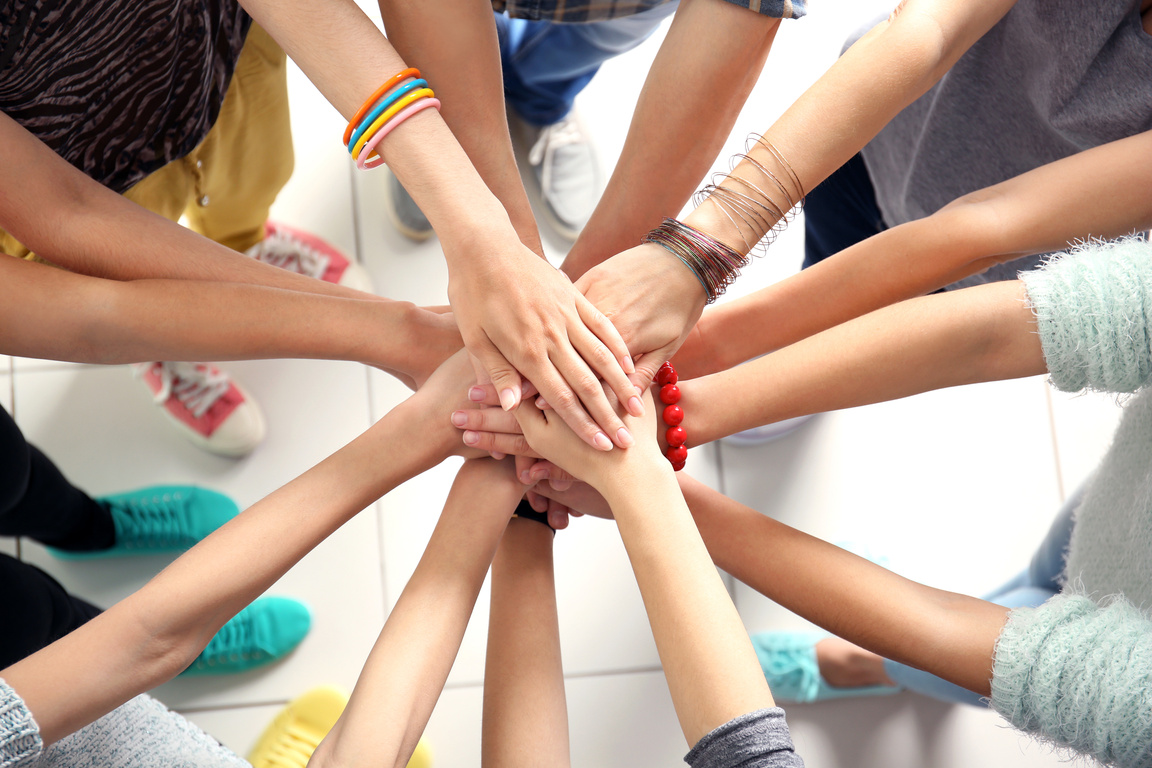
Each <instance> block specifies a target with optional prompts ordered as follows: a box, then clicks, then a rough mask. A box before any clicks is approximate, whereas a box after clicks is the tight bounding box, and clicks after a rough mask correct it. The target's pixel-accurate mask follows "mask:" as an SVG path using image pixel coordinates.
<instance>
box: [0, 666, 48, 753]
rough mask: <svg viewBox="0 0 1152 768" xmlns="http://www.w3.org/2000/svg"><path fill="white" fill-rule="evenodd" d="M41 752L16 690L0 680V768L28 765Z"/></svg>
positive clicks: (37, 731) (41, 745) (34, 728)
mask: <svg viewBox="0 0 1152 768" xmlns="http://www.w3.org/2000/svg"><path fill="white" fill-rule="evenodd" d="M43 751H44V742H43V741H42V740H41V738H40V728H39V726H37V725H36V721H35V720H34V719H33V718H32V713H31V712H29V711H28V707H26V706H25V705H24V700H23V699H21V698H20V696H19V695H18V694H17V693H16V691H14V690H12V688H11V687H10V686H9V685H8V684H7V683H5V682H4V681H3V680H0V768H17V766H21V765H30V764H31V763H32V762H33V761H35V760H36V759H37V758H38V757H40V753H41V752H43Z"/></svg>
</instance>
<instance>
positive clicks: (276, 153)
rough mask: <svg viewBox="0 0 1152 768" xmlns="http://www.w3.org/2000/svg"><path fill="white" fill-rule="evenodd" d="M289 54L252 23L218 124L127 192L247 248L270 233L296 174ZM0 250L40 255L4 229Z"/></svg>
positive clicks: (202, 230)
mask: <svg viewBox="0 0 1152 768" xmlns="http://www.w3.org/2000/svg"><path fill="white" fill-rule="evenodd" d="M292 163H293V156H292V132H291V126H290V124H289V119H288V80H287V57H286V56H285V55H284V51H282V50H281V49H280V46H279V45H277V44H276V41H275V40H273V39H272V37H271V36H270V35H269V34H268V33H267V32H265V31H264V30H263V29H261V28H260V27H258V26H257V25H255V24H253V25H252V28H251V30H250V31H249V32H248V38H247V39H246V41H245V43H244V49H243V50H242V51H241V52H240V59H239V60H238V61H237V63H236V71H235V72H234V73H233V75H232V82H231V83H230V84H229V86H228V92H227V94H225V96H224V103H223V104H222V105H221V108H220V115H219V117H218V118H217V119H216V122H215V124H214V125H213V126H212V129H211V130H210V131H209V132H208V135H207V136H206V137H205V138H204V141H203V142H201V143H200V146H198V147H196V149H194V150H193V151H192V152H191V154H189V155H188V156H187V157H182V158H180V159H179V160H173V161H172V162H171V163H169V164H168V165H166V166H164V167H163V168H161V169H160V170H158V171H156V172H155V173H153V174H151V175H149V176H147V177H145V178H144V179H142V180H141V181H139V182H137V183H136V184H135V185H134V186H133V187H132V188H131V189H129V190H128V191H127V192H125V193H124V196H125V197H126V198H128V199H129V200H131V201H132V202H134V203H137V204H139V205H141V206H143V207H144V208H147V209H148V210H150V211H152V212H153V213H157V214H159V215H161V216H164V217H165V218H167V219H171V220H172V221H179V220H180V217H181V216H185V217H186V218H187V222H188V225H189V226H190V227H191V228H192V229H194V230H195V231H197V232H199V233H200V234H202V235H204V236H205V237H209V238H211V239H212V240H215V241H216V242H218V243H220V244H222V245H226V246H228V247H229V248H234V249H236V250H238V251H243V250H246V249H248V248H249V247H251V246H253V245H255V244H256V243H258V242H260V241H261V240H263V239H264V222H265V221H266V220H267V219H268V210H269V208H271V206H272V202H273V201H274V200H275V199H276V195H277V194H279V192H280V190H281V189H282V188H283V187H284V184H285V183H287V181H288V178H289V177H290V176H291V175H292ZM0 251H3V252H4V253H7V254H9V255H11V256H16V257H19V258H26V259H34V258H35V255H34V254H32V253H30V252H29V250H28V249H27V248H25V247H24V246H23V245H22V244H21V243H20V242H19V241H17V240H16V239H15V238H13V237H12V236H11V235H9V234H8V233H7V232H5V231H4V230H2V229H0Z"/></svg>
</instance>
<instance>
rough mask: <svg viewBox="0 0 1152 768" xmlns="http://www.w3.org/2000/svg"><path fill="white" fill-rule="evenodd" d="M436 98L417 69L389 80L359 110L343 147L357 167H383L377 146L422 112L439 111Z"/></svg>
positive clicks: (347, 130)
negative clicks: (406, 121) (430, 108)
mask: <svg viewBox="0 0 1152 768" xmlns="http://www.w3.org/2000/svg"><path fill="white" fill-rule="evenodd" d="M435 96H436V94H435V93H433V92H432V89H431V88H429V87H428V81H427V80H424V79H423V78H421V77H420V70H418V69H415V68H412V67H409V68H408V69H405V70H403V71H401V72H398V73H397V74H395V75H393V76H392V77H390V78H388V80H387V81H385V83H384V85H382V86H380V87H379V88H377V89H376V92H375V93H373V94H372V95H371V96H370V97H369V98H368V100H367V101H365V102H364V104H363V105H362V106H361V107H360V109H358V110H356V114H355V116H353V118H352V119H351V120H350V121H349V122H348V127H347V128H346V129H345V130H344V145H345V146H346V147H348V153H349V154H351V155H352V157H353V159H355V160H356V166H357V167H358V168H360V170H367V169H368V168H375V167H377V166H379V165H382V164H383V163H384V158H383V157H381V156H380V155H379V154H377V153H376V145H377V144H379V143H380V142H381V141H383V140H384V137H385V136H387V135H388V134H389V133H391V132H392V131H393V130H394V129H395V128H396V126H398V125H400V123H402V122H404V121H405V120H407V119H408V118H410V117H412V115H414V114H416V113H417V112H419V111H420V110H422V109H428V108H429V107H434V108H436V109H440V100H439V99H437V98H435Z"/></svg>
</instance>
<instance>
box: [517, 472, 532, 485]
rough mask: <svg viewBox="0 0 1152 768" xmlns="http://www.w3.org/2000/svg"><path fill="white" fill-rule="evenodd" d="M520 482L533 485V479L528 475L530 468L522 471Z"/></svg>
mask: <svg viewBox="0 0 1152 768" xmlns="http://www.w3.org/2000/svg"><path fill="white" fill-rule="evenodd" d="M520 482H521V483H523V484H524V485H532V480H531V478H529V477H528V470H524V471H523V472H521V473H520Z"/></svg>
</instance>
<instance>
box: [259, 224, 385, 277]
mask: <svg viewBox="0 0 1152 768" xmlns="http://www.w3.org/2000/svg"><path fill="white" fill-rule="evenodd" d="M264 229H265V235H264V239H263V240H261V241H260V242H258V243H256V245H254V246H252V247H251V248H249V249H248V250H246V251H244V255H245V256H247V257H249V258H251V259H256V260H257V261H262V262H264V263H265V264H271V265H272V266H274V267H279V268H280V269H286V270H288V271H289V272H295V273H297V274H300V275H305V276H307V277H314V278H316V279H317V280H323V281H325V282H328V283H334V284H336V285H342V286H344V287H345V288H352V289H354V290H357V291H364V292H365V293H372V279H371V278H370V277H368V272H367V270H365V269H364V267H362V266H360V265H359V264H357V263H356V262H354V261H352V260H351V259H349V258H348V257H346V256H345V255H344V254H342V253H340V251H339V250H337V248H336V247H335V246H334V245H332V244H331V243H329V242H328V241H327V240H323V239H321V238H319V237H317V236H316V235H313V234H311V233H309V232H304V231H303V230H299V229H295V228H294V227H289V226H287V225H286V224H280V223H278V222H275V221H269V222H268V223H266V224H265V225H264Z"/></svg>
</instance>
